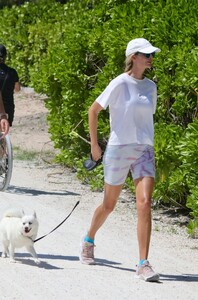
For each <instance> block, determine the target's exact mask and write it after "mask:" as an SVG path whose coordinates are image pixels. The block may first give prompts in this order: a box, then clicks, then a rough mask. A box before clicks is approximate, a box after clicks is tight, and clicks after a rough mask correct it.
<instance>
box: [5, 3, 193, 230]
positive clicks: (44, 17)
mask: <svg viewBox="0 0 198 300" xmlns="http://www.w3.org/2000/svg"><path fill="white" fill-rule="evenodd" d="M192 8H193V9H192ZM197 11H198V2H197V1H195V0H191V1H190V2H189V1H186V0H180V1H176V0H167V1H165V0H158V1H157V0H134V1H130V0H126V1H123V0H122V1H121V0H120V1H119V0H108V1H104V0H101V1H100V0H98V1H97V0H95V1H86V0H84V1H77V0H76V1H68V2H67V3H66V4H64V5H63V4H61V3H59V2H56V1H53V0H46V1H44V0H40V1H34V2H32V3H25V4H24V5H23V6H20V7H16V6H14V7H12V9H7V8H4V9H3V10H1V16H0V20H1V24H2V26H1V28H0V37H1V38H0V40H1V42H3V43H5V44H6V46H7V48H8V50H9V53H10V63H11V64H12V65H13V66H14V67H16V68H17V70H18V71H19V74H20V78H21V81H22V83H23V84H25V85H31V86H33V87H34V88H35V90H36V91H37V92H41V93H45V94H47V95H48V96H49V99H48V101H47V103H46V106H47V108H48V110H49V118H48V121H49V125H50V129H49V131H50V134H51V137H52V140H53V141H54V144H55V147H57V148H59V149H61V154H60V156H59V157H58V160H59V161H60V162H61V163H64V164H66V165H68V166H70V167H73V168H75V169H76V170H77V172H78V176H79V177H80V178H81V179H82V180H84V181H86V182H89V183H90V184H91V185H92V187H93V188H95V189H100V188H101V187H102V185H103V172H102V168H98V169H97V170H95V171H94V172H91V173H89V174H87V173H86V172H85V170H83V167H82V162H83V160H84V159H85V157H87V155H88V153H89V151H90V150H89V145H88V144H87V143H85V142H84V141H83V140H82V139H80V138H79V135H80V136H83V137H84V138H88V126H87V110H88V107H89V106H90V104H91V103H92V102H93V101H94V99H95V98H96V97H97V96H98V95H99V94H100V93H101V91H102V90H103V89H104V88H105V86H106V85H107V84H108V83H109V81H110V80H111V79H112V78H114V77H115V76H117V75H118V74H120V73H121V72H122V71H123V65H124V64H123V62H124V59H125V57H124V52H125V48H126V44H127V43H128V41H129V40H130V39H133V38H136V37H145V38H147V39H148V40H150V41H151V42H152V43H153V44H155V45H157V46H158V47H159V48H161V50H162V51H161V53H159V54H158V55H157V57H156V59H155V61H154V69H153V70H152V71H151V72H150V73H149V74H148V77H150V78H151V79H154V80H155V81H156V82H157V86H158V94H159V98H158V107H157V113H156V115H155V151H156V166H157V180H156V188H155V193H154V198H155V199H156V200H155V201H156V202H157V203H159V204H160V203H166V204H167V205H171V206H172V205H174V206H182V207H185V208H186V209H190V211H191V215H192V218H193V219H194V223H193V224H195V223H196V222H197V221H196V220H197V218H198V211H197V189H196V182H197V181H198V174H197V165H198V164H197V157H198V155H197V154H198V153H197V140H198V129H197V122H198V121H197V116H198V102H197V101H198V100H197V99H198V98H197V97H198V88H197V82H198V76H197V69H198V45H197V29H198V20H197ZM77 124H79V125H78V126H77ZM76 126H77V127H76ZM74 129H75V130H74ZM108 132H109V124H108V112H106V111H104V112H102V113H101V115H100V119H99V136H100V137H101V138H102V137H104V136H108ZM127 183H128V181H127ZM192 228H193V226H191V229H192Z"/></svg>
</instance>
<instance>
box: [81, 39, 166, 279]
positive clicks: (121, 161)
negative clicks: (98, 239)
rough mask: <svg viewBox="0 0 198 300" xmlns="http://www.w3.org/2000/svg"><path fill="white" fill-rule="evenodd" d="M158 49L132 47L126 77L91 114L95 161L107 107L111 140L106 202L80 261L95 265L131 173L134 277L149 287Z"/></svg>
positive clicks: (142, 44)
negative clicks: (150, 74) (152, 75)
mask: <svg viewBox="0 0 198 300" xmlns="http://www.w3.org/2000/svg"><path fill="white" fill-rule="evenodd" d="M156 52H160V49H159V48H156V47H153V46H152V45H151V44H150V43H149V41H147V40H146V39H144V38H137V39H134V40H132V41H130V42H129V43H128V45H127V48H126V67H125V72H124V73H123V74H121V75H119V76H118V77H116V78H115V79H113V80H112V81H111V82H110V84H109V85H108V86H107V87H106V89H105V90H104V91H103V93H102V94H101V95H100V96H99V97H98V98H97V99H96V101H95V102H94V103H93V104H92V105H91V107H90V109H89V131H90V138H91V153H92V157H93V159H94V160H95V161H97V160H98V159H100V157H101V154H102V150H101V148H100V147H99V145H98V141H97V124H98V113H99V112H100V111H101V110H102V109H106V108H107V106H109V112H110V127H111V132H110V138H109V142H108V145H107V148H106V151H105V154H104V157H103V164H104V180H105V187H104V199H103V203H102V204H101V205H100V206H99V207H98V208H97V209H96V210H95V213H94V215H93V218H92V222H91V226H90V229H89V231H88V233H87V235H86V236H85V237H84V238H83V241H82V245H81V252H80V261H81V262H82V263H84V264H94V238H95V234H96V232H97V231H98V229H99V228H100V227H101V226H102V224H103V223H104V222H105V220H106V219H107V217H108V216H109V214H110V213H111V212H112V211H113V209H114V207H115V205H116V203H117V200H118V197H119V195H120V192H121V190H122V186H123V184H124V182H125V180H126V177H127V175H128V172H129V171H131V173H132V177H133V181H134V185H135V191H136V207H137V215H138V222H137V236H138V244H139V257H140V261H139V264H138V267H137V271H136V277H138V278H141V279H144V280H145V281H158V280H159V274H158V273H156V272H154V271H153V269H152V267H151V265H150V263H149V261H148V252H149V244H150V236H151V196H152V192H153V188H154V177H155V166H154V149H153V140H154V129H153V114H154V113H155V109H156V102H157V89H156V85H155V83H154V82H153V81H151V80H149V79H148V78H146V77H144V71H145V70H146V69H150V68H151V67H152V61H153V57H154V55H155V53H156Z"/></svg>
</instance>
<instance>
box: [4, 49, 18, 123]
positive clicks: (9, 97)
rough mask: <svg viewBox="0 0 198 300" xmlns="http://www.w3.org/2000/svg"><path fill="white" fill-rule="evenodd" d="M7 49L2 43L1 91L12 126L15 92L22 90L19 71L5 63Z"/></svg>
mask: <svg viewBox="0 0 198 300" xmlns="http://www.w3.org/2000/svg"><path fill="white" fill-rule="evenodd" d="M6 56H7V50H6V48H5V46H4V45H2V44H0V92H1V94H2V99H3V104H4V108H5V112H6V114H8V121H9V124H10V126H12V122H13V119H14V110H15V105H14V92H18V91H20V83H19V77H18V74H17V71H16V70H15V69H13V68H10V67H8V66H7V65H6V64H5V61H6Z"/></svg>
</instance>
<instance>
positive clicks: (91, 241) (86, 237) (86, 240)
mask: <svg viewBox="0 0 198 300" xmlns="http://www.w3.org/2000/svg"><path fill="white" fill-rule="evenodd" d="M84 242H88V243H91V244H94V239H90V238H89V237H88V235H86V236H85V238H84Z"/></svg>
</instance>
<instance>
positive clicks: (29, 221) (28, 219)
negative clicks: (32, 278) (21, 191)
mask: <svg viewBox="0 0 198 300" xmlns="http://www.w3.org/2000/svg"><path fill="white" fill-rule="evenodd" d="M37 232H38V221H37V217H36V213H35V212H34V214H33V215H25V214H24V212H23V211H22V212H20V211H15V210H10V211H7V212H5V214H4V216H3V218H2V220H1V222H0V239H1V241H2V244H3V248H4V249H3V252H2V257H7V256H9V257H10V262H16V261H15V259H14V253H15V248H21V247H26V249H27V251H28V252H29V253H30V254H31V255H32V256H33V258H34V261H35V263H37V264H39V263H40V261H39V259H38V256H37V254H36V251H35V249H34V240H35V238H36V236H37Z"/></svg>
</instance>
